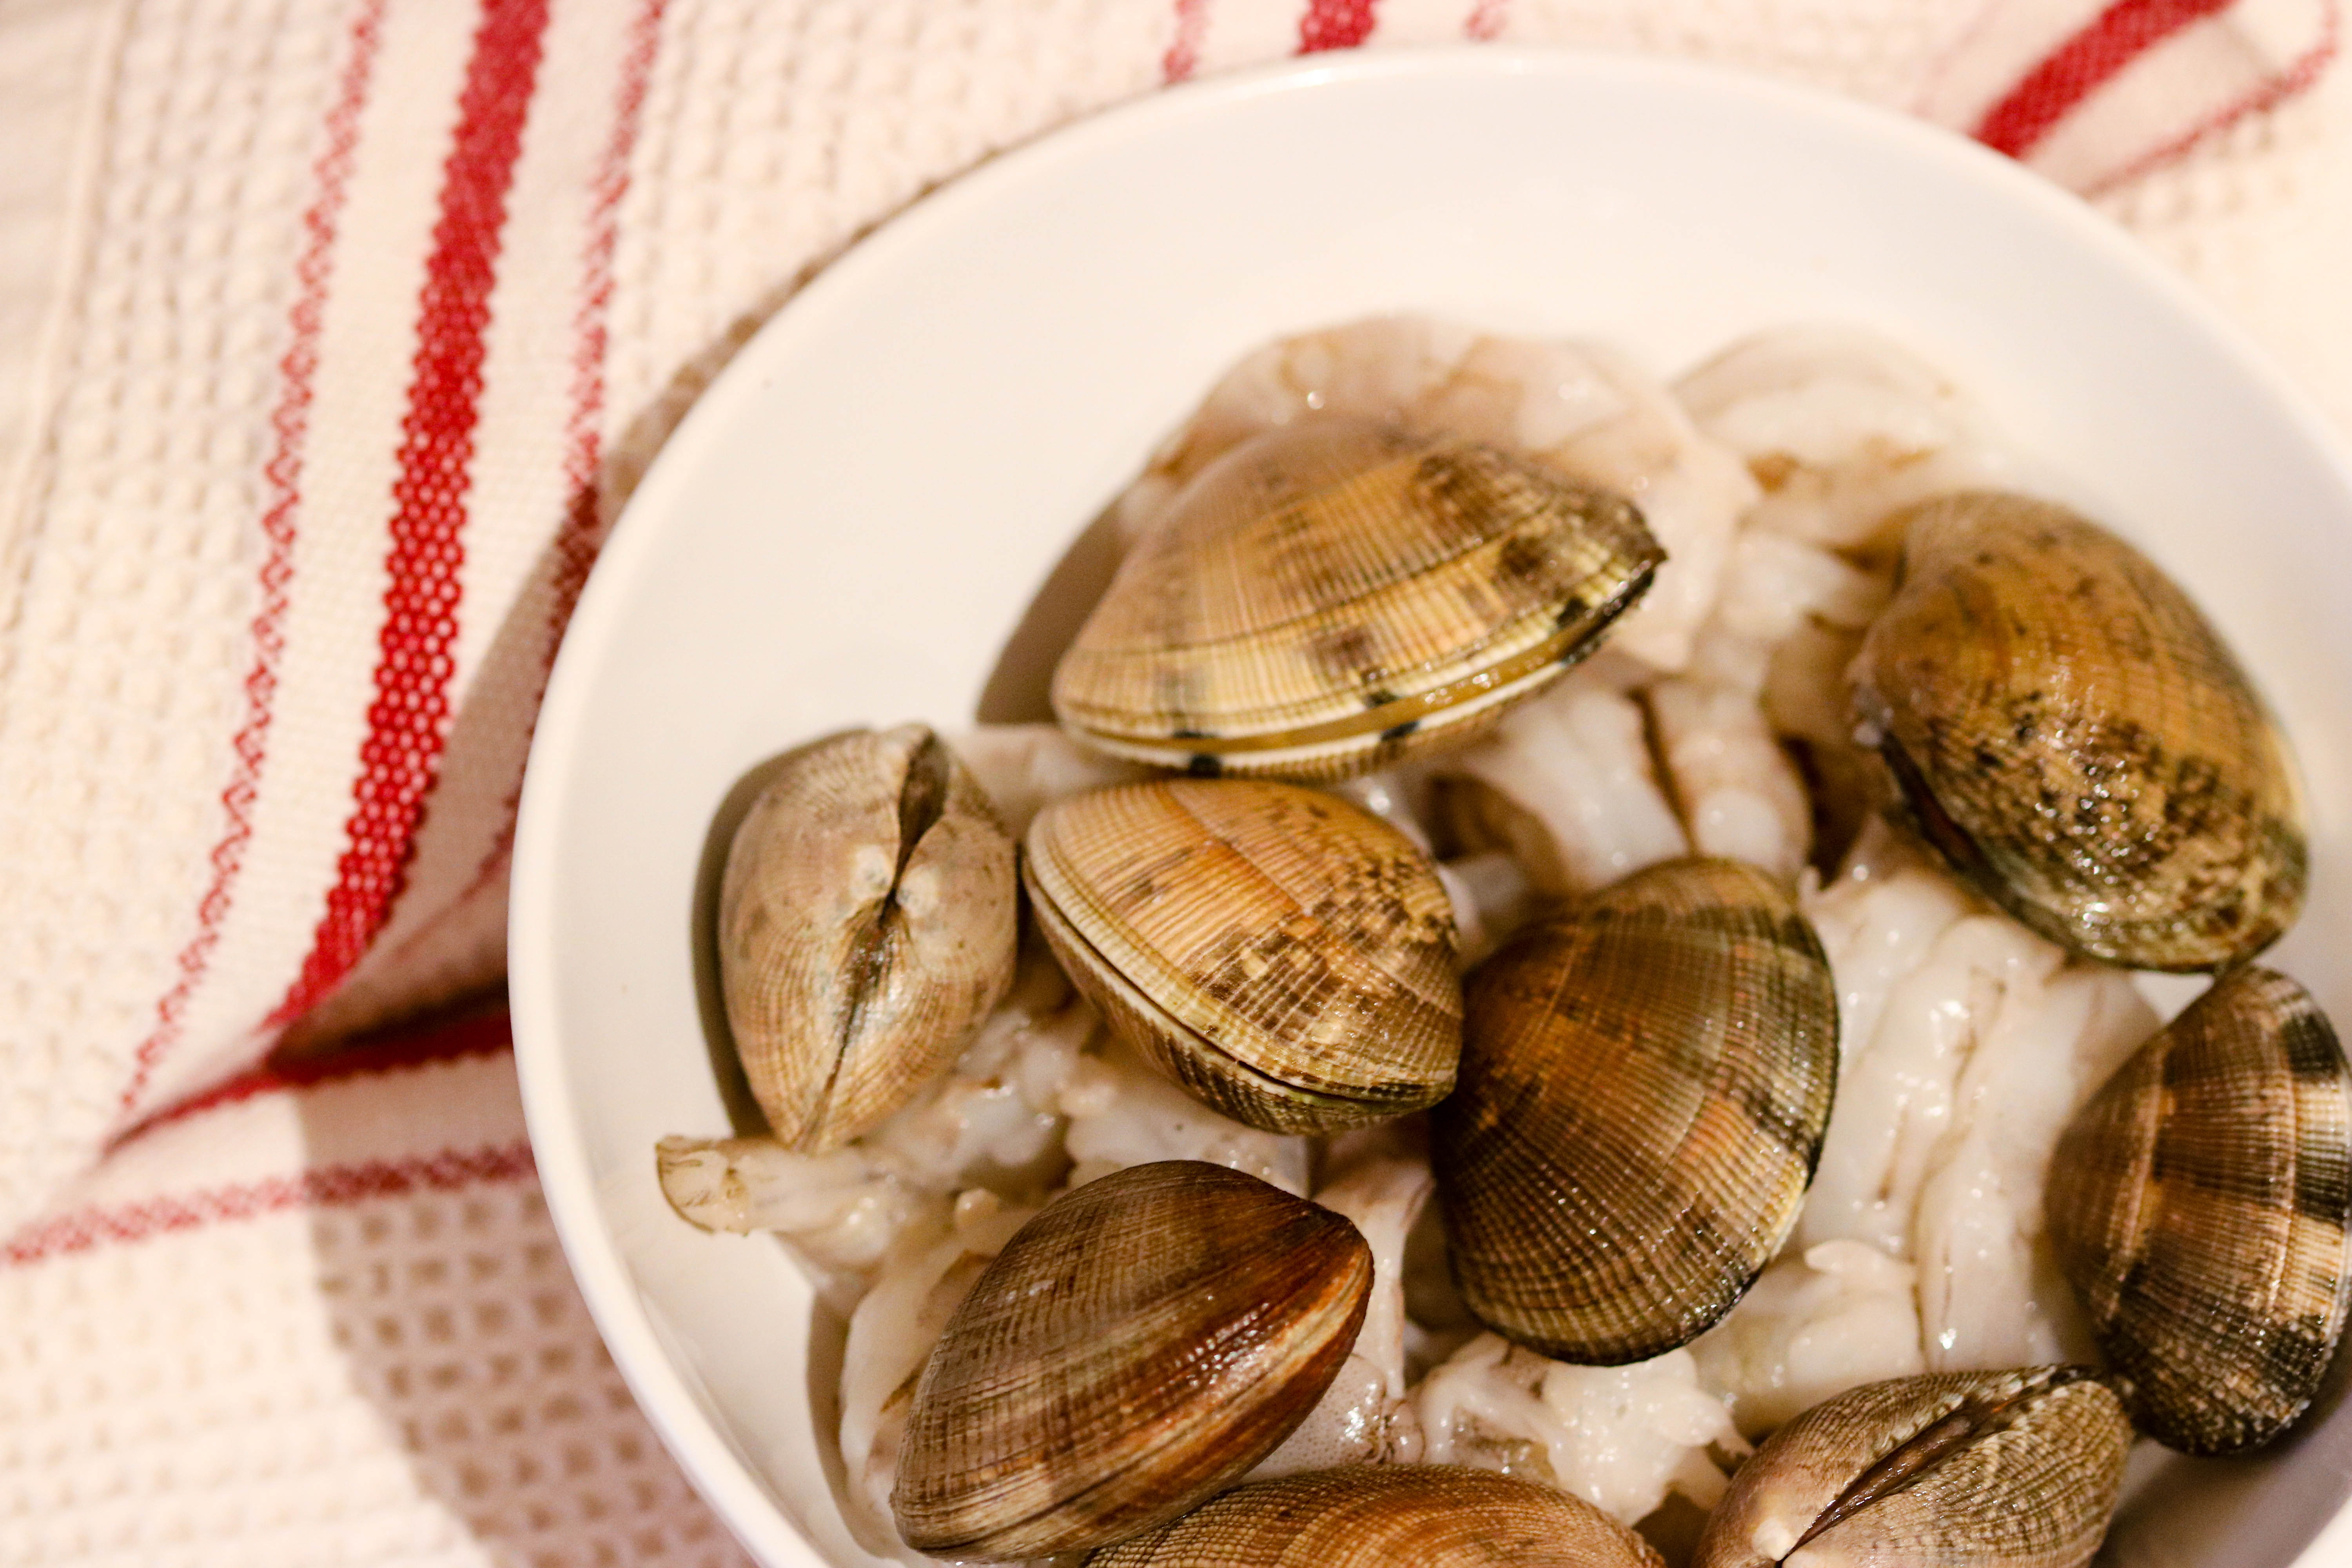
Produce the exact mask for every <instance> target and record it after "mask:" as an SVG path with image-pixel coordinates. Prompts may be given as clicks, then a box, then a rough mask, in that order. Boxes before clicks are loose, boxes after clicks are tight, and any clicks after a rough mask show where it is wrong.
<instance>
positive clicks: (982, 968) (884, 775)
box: [718, 724, 1019, 1153]
mask: <svg viewBox="0 0 2352 1568" xmlns="http://www.w3.org/2000/svg"><path fill="white" fill-rule="evenodd" d="M1014 888H1015V881H1014V873H1013V840H1012V838H1011V837H1009V836H1008V835H1007V834H1006V833H1005V831H1004V829H1003V827H1002V826H999V825H998V823H997V820H996V815H995V812H994V810H993V809H992V807H991V806H990V805H989V801H988V796H987V795H986V794H985V793H983V792H982V789H981V787H980V785H979V784H978V783H977V782H976V781H975V780H974V779H973V778H972V776H971V772H970V771H969V770H968V769H966V768H965V767H964V765H963V764H962V763H961V762H959V761H957V760H956V757H955V754H954V753H953V752H950V751H949V750H948V748H947V747H946V746H945V745H944V744H942V743H941V742H940V739H939V737H938V736H936V735H934V734H932V733H931V731H929V730H928V729H926V728H925V727H923V726H922V725H920V724H906V725H901V726H900V727H898V729H895V730H884V731H872V730H858V731H849V732H846V733H844V734H838V735H832V736H828V737H826V738H825V739H824V740H821V741H815V742H811V743H809V744H808V745H806V746H803V747H802V748H800V749H799V750H798V751H796V752H793V753H791V754H790V755H789V756H787V757H786V758H784V759H783V760H782V765H781V767H780V768H779V770H778V772H777V773H776V776H775V777H774V778H773V779H772V780H771V781H770V782H769V784H768V786H767V788H766V789H765V790H763V791H762V792H761V795H760V798H759V799H758V800H757V801H756V802H754V803H753V805H752V806H751V812H750V814H749V815H748V816H745V817H744V819H743V821H742V824H741V825H740V826H739V827H738V828H737V829H736V832H735V837H734V840H733V842H732V843H731V845H730V847H729V850H728V856H727V869H726V873H725V876H724V877H723V879H721V882H720V887H719V933H718V934H719V991H720V994H721V995H722V997H723V998H724V1000H725V1003H726V1007H727V1022H728V1026H729V1027H730V1030H731V1031H732V1033H733V1034H734V1037H735V1049H736V1054H737V1055H738V1056H739V1057H740V1058H741V1060H742V1063H743V1071H744V1076H745V1077H746V1078H748V1079H750V1080H751V1092H752V1095H753V1097H754V1098H756V1099H757V1100H759V1102H760V1109H761V1110H762V1111H763V1112H765V1113H766V1115H767V1118H768V1125H769V1127H770V1128H771V1129H772V1131H774V1133H775V1135H776V1137H777V1139H778V1140H779V1141H780V1142H783V1143H784V1144H785V1145H786V1146H788V1147H790V1148H792V1149H793V1150H796V1151H799V1152H803V1153H814V1152H823V1151H824V1150H828V1149H832V1148H835V1147H837V1146H838V1145H840V1144H842V1143H845V1142H848V1141H849V1140H850V1139H852V1138H855V1137H856V1136H857V1135H858V1134H859V1133H861V1132H864V1131H867V1130H868V1129H870V1128H872V1127H874V1126H875V1125H876V1124H877V1123H878V1122H880V1121H882V1120H883V1119H884V1118H885V1117H887V1116H888V1115H889V1114H890V1112H892V1111H893V1110H897V1109H898V1107H899V1106H901V1105H903V1104H904V1103H906V1101H907V1100H908V1099H909V1098H910V1097H911V1096H912V1095H913V1094H914V1093H915V1091H916V1090H917V1089H920V1088H921V1087H922V1086H923V1085H924V1084H925V1083H926V1082H928V1081H929V1079H931V1078H933V1077H934V1076H936V1075H937V1074H938V1073H939V1072H940V1069H941V1068H945V1067H946V1066H947V1065H948V1064H949V1063H950V1062H951V1061H953V1060H954V1059H955V1057H956V1053H957V1052H958V1051H960V1050H961V1049H962V1048H963V1047H964V1046H965V1045H966V1044H967V1043H969V1042H970V1040H971V1037H972V1035H973V1034H974V1033H975V1032H976V1031H977V1030H978V1029H979V1027H980V1026H981V1024H982V1021H983V1020H985V1019H986V1018H987V1016H988V1014H989V1012H990V1010H991V1009H992V1008H993V1007H994V1006H995V1005H996V1004H997V1002H998V1001H999V1000H1000V999H1002V998H1003V995H1004V992H1005V989H1006V987H1007V986H1009V985H1010V984H1012V982H1013V949H1014V945H1015V942H1016V939H1017V936H1018V931H1019V927H1018V923H1017V921H1018V909H1019V904H1018V900H1017V898H1016V896H1015V893H1014Z"/></svg>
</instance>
